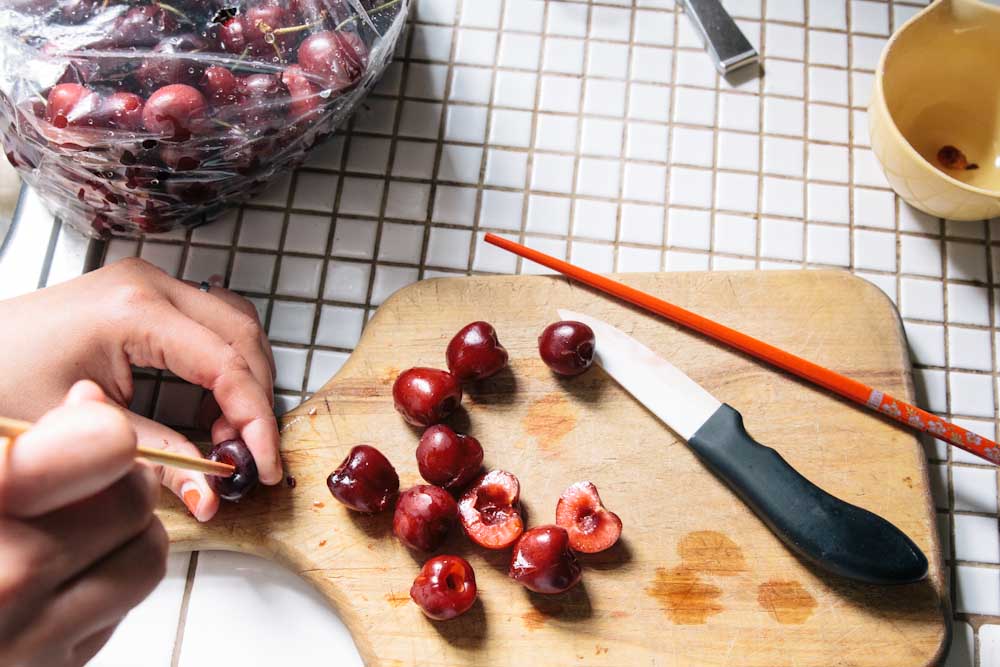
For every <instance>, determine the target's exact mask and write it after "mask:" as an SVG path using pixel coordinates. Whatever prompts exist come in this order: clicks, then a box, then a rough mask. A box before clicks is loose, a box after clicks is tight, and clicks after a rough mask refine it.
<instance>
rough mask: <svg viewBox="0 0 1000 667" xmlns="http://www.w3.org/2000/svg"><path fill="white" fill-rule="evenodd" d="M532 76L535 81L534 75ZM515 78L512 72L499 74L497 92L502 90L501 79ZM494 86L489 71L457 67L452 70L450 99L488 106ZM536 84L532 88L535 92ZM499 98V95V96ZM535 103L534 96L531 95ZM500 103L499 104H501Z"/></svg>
mask: <svg viewBox="0 0 1000 667" xmlns="http://www.w3.org/2000/svg"><path fill="white" fill-rule="evenodd" d="M529 76H531V78H532V80H533V78H534V77H533V75H529ZM512 77H514V74H513V73H511V72H498V73H497V90H498V91H499V89H500V79H501V78H505V80H509V79H510V78H512ZM492 85H493V75H492V73H491V72H490V71H489V70H486V69H481V68H479V67H455V68H454V69H453V70H452V81H451V92H450V94H449V99H451V100H454V101H457V102H472V103H478V104H486V103H488V102H489V101H490V87H491V86H492ZM534 89H535V87H534V84H532V86H531V90H532V93H533V92H534ZM498 97H499V95H498ZM531 100H532V101H534V94H532V95H531ZM499 103H500V102H498V104H499Z"/></svg>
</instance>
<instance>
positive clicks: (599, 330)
mask: <svg viewBox="0 0 1000 667" xmlns="http://www.w3.org/2000/svg"><path fill="white" fill-rule="evenodd" d="M559 316H560V317H561V318H562V319H564V320H576V321H578V322H583V323H584V324H586V325H587V326H589V327H590V328H591V329H593V331H594V335H595V338H596V345H595V353H594V360H595V361H596V363H597V364H599V365H600V366H601V367H602V368H603V369H604V371H605V372H606V373H607V374H608V375H610V376H611V377H612V378H614V380H615V381H616V382H617V383H618V384H619V385H621V386H622V388H624V389H625V390H626V391H627V392H628V393H629V394H631V395H632V396H633V397H634V398H635V399H636V400H637V401H638V402H639V403H641V404H642V405H643V406H645V407H646V408H647V409H648V410H649V411H650V412H652V413H653V414H654V415H655V416H656V417H657V418H658V419H660V420H661V421H662V422H663V423H665V424H666V425H667V426H669V427H670V428H671V429H672V430H673V431H674V432H675V433H677V435H679V436H680V437H681V438H683V439H684V440H685V441H686V442H687V443H688V445H689V446H690V448H691V449H692V451H693V452H694V453H695V455H696V456H697V457H698V458H699V459H700V460H701V462H702V463H703V464H704V465H705V467H707V468H708V469H709V470H710V471H711V472H712V473H713V474H715V476H716V477H718V478H719V479H720V480H722V481H723V482H724V483H725V484H726V485H727V486H729V488H730V489H731V490H732V491H733V492H734V493H735V494H736V495H737V496H739V497H740V498H741V499H742V500H743V502H745V503H746V504H747V506H749V507H750V509H751V510H753V511H754V513H755V514H757V516H758V517H759V518H760V519H761V520H762V521H763V522H764V524H765V525H767V526H768V528H770V529H771V531H772V532H773V533H774V534H775V535H776V536H777V537H778V538H780V539H781V540H782V541H783V542H784V543H785V545H786V546H787V547H788V548H789V549H790V550H791V551H793V552H794V553H796V554H797V555H799V556H800V557H802V558H803V559H805V560H807V561H809V562H811V563H813V564H814V565H816V566H818V567H819V568H821V569H823V570H826V571H828V572H832V573H833V574H836V575H839V576H842V577H847V578H849V579H853V580H856V581H862V582H865V583H871V584H902V583H911V582H914V581H919V580H921V579H923V578H924V577H925V576H927V557H926V556H924V554H923V552H922V551H921V550H920V548H919V547H917V545H916V544H914V543H913V541H912V540H910V538H909V537H907V536H906V534H905V533H903V532H902V531H901V530H900V529H899V528H897V527H896V526H894V525H893V524H891V523H890V522H888V521H886V520H885V519H883V518H882V517H880V516H878V515H876V514H874V513H872V512H869V511H868V510H866V509H863V508H861V507H858V506H856V505H852V504H850V503H848V502H845V501H843V500H840V499H839V498H836V497H834V496H832V495H830V494H829V493H827V492H826V491H824V490H823V489H821V488H819V487H818V486H816V485H815V484H813V483H812V482H810V481H809V480H808V479H806V478H805V477H804V476H802V475H801V474H800V473H799V472H797V471H796V470H795V469H794V468H793V467H792V466H791V465H789V463H788V462H787V461H785V459H783V458H782V457H781V455H780V454H778V452H776V451H775V450H773V449H771V448H770V447H765V446H764V445H762V444H760V443H758V442H757V441H756V440H754V439H753V438H752V437H751V436H750V435H749V434H748V433H747V431H746V429H745V427H744V425H743V417H742V415H740V413H739V412H738V411H736V410H735V409H734V408H733V407H731V406H729V405H727V404H725V403H722V402H721V401H719V400H718V399H717V398H715V397H714V396H712V395H711V393H709V392H708V391H707V390H705V388H704V387H702V386H701V385H699V384H698V383H697V382H695V381H694V380H692V379H691V378H690V377H688V376H687V375H685V374H684V373H683V372H682V371H681V370H679V369H678V368H677V367H676V366H674V365H673V364H671V363H670V362H668V361H666V360H665V359H663V358H661V357H660V356H659V355H657V354H656V353H655V352H653V351H652V350H650V349H649V348H648V347H646V346H645V345H643V344H642V343H640V342H639V341H637V340H636V339H634V338H633V337H632V336H629V335H628V334H626V333H624V332H623V331H620V330H618V329H616V328H615V327H613V326H611V325H610V324H607V323H605V322H602V321H601V320H598V319H596V318H594V317H590V316H589V315H584V314H582V313H576V312H573V311H570V310H565V309H559Z"/></svg>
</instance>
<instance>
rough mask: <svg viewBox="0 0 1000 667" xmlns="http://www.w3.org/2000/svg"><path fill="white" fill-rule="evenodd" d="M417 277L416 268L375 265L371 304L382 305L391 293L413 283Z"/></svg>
mask: <svg viewBox="0 0 1000 667" xmlns="http://www.w3.org/2000/svg"><path fill="white" fill-rule="evenodd" d="M418 277H419V271H418V270H417V269H416V268H408V267H400V266H385V265H383V264H379V265H377V266H376V267H375V280H374V281H373V282H372V298H371V303H372V305H373V306H380V305H382V303H383V302H384V301H385V300H386V299H388V298H389V297H390V296H392V294H393V293H395V292H396V291H398V290H399V289H401V288H403V287H406V286H407V285H409V284H410V283H415V282H416V281H417V278H418Z"/></svg>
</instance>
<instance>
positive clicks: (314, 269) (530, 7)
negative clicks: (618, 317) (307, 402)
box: [0, 0, 1000, 667]
mask: <svg viewBox="0 0 1000 667" xmlns="http://www.w3.org/2000/svg"><path fill="white" fill-rule="evenodd" d="M724 4H726V6H727V7H728V8H729V10H730V11H731V12H732V13H733V14H734V15H735V16H737V17H738V18H739V23H740V25H741V26H742V27H743V29H744V31H745V32H746V33H747V35H748V37H749V38H750V41H751V42H753V43H754V44H755V45H758V46H759V47H762V53H763V55H764V56H765V61H764V67H765V70H766V72H767V76H766V78H765V79H763V81H761V80H757V79H752V80H750V81H748V82H745V83H742V84H740V85H738V86H737V87H731V86H730V85H729V84H728V83H727V82H726V81H725V80H720V79H719V77H718V76H716V74H715V72H714V70H713V68H712V66H711V62H710V60H709V58H708V56H707V55H706V54H705V53H704V51H703V50H702V49H701V48H700V45H699V43H698V41H697V38H696V37H695V35H694V32H693V30H692V29H691V27H690V25H689V24H688V20H687V19H686V18H685V17H684V15H683V13H682V12H681V10H680V9H679V8H677V7H675V6H674V3H673V2H672V0H600V1H595V2H592V3H588V2H583V1H566V0H563V1H556V0H548V1H547V2H542V1H538V0H419V1H418V2H417V3H416V5H417V6H416V7H415V12H414V14H413V15H412V17H411V18H412V20H413V25H412V27H411V30H410V32H409V34H408V35H407V36H406V37H404V39H403V42H402V44H401V48H400V56H401V58H400V59H399V60H398V61H397V62H396V63H395V64H394V65H393V66H392V67H391V69H390V70H389V72H388V74H387V75H386V77H385V79H384V80H383V82H382V83H381V84H380V86H379V88H378V89H377V90H376V94H375V95H373V96H372V97H371V98H370V99H369V100H368V103H367V109H366V110H365V111H363V112H362V113H361V114H359V116H358V117H357V118H356V119H355V120H354V121H353V124H352V126H351V127H350V129H349V130H348V132H347V133H346V135H345V136H344V137H341V138H340V139H338V140H337V141H336V142H334V143H332V144H331V145H329V146H328V147H326V148H324V149H323V150H321V151H319V152H318V153H316V154H315V156H314V157H313V158H312V159H311V160H310V163H309V164H308V165H307V166H306V167H305V168H303V169H301V170H299V171H298V172H297V173H296V174H295V175H292V176H290V177H288V178H286V179H284V180H283V181H281V182H279V183H276V184H275V185H274V187H272V188H271V189H270V190H269V191H268V192H267V193H265V194H264V195H262V196H261V197H259V198H258V199H257V200H256V201H255V202H254V203H253V204H250V205H247V206H245V207H243V208H242V209H241V210H240V211H238V212H234V213H233V214H232V215H230V216H228V217H227V218H225V219H223V220H221V221H219V222H216V223H214V224H212V225H210V226H207V227H204V228H202V229H198V230H195V231H193V232H191V233H189V234H182V233H177V234H168V235H166V236H163V237H156V238H150V239H148V240H146V241H144V242H135V241H113V242H111V243H110V244H109V245H108V246H107V249H106V253H105V254H104V256H103V257H100V258H99V259H100V260H101V261H111V260H112V259H114V258H118V257H122V256H127V255H139V256H142V257H145V258H146V259H148V260H150V261H152V262H155V263H156V264H158V265H160V266H161V267H163V268H164V269H166V270H167V271H169V272H171V273H173V274H175V275H178V276H182V277H185V278H189V279H193V280H202V279H204V278H206V277H208V276H210V275H212V274H216V273H218V274H222V275H226V276H227V278H228V279H229V284H230V286H231V287H233V288H234V289H237V290H240V291H242V292H244V293H246V294H247V295H248V296H250V297H251V298H253V299H254V301H255V303H256V304H257V305H258V307H259V309H260V312H261V314H262V318H263V319H264V321H265V322H266V324H267V326H268V327H269V333H270V336H271V339H272V341H273V342H274V346H275V356H276V359H277V363H278V371H279V372H278V387H279V405H281V406H283V408H287V407H291V406H293V405H295V404H297V403H298V402H299V401H301V399H302V398H303V397H304V396H307V395H308V394H309V392H311V391H314V390H315V389H317V388H318V387H319V386H321V385H322V383H323V382H324V381H325V380H326V379H328V378H329V377H330V376H331V375H333V373H334V372H335V371H336V370H337V369H338V368H339V367H340V365H341V364H342V363H343V362H344V360H345V359H346V358H347V355H348V353H349V352H350V350H351V349H352V348H353V346H354V345H355V343H356V342H357V340H358V336H359V335H360V333H361V329H362V326H363V323H364V322H365V321H366V320H367V317H369V316H370V315H371V313H372V312H373V311H374V309H375V308H377V307H378V305H379V304H380V303H381V302H382V301H383V300H384V299H385V297H386V296H387V295H389V294H390V293H391V292H393V291H394V290H395V289H398V288H399V287H401V286H403V285H405V284H408V283H410V282H413V281H415V280H419V279H422V278H426V277H431V276H438V275H461V274H466V273H469V272H497V273H511V272H521V271H523V272H531V271H535V270H536V267H533V266H529V265H522V264H521V262H520V261H517V260H515V258H513V257H511V256H507V255H504V254H502V253H501V252H500V251H497V250H495V249H491V248H486V247H483V246H482V245H480V244H479V243H478V240H479V239H480V238H481V236H482V234H483V233H484V232H485V231H495V232H498V233H506V234H509V235H511V237H512V238H517V239H521V240H523V241H525V242H526V243H527V244H528V245H531V246H533V247H536V248H539V249H542V250H544V251H546V252H549V253H552V254H556V255H558V256H563V257H568V258H570V259H571V260H572V261H574V262H575V263H578V264H581V265H583V266H586V267H588V268H592V269H594V270H598V271H615V270H617V271H655V270H702V269H726V270H730V269H747V270H772V269H774V270H780V269H797V268H812V267H843V268H845V269H847V270H850V271H852V272H854V273H856V274H857V275H859V276H862V277H864V278H865V279H867V280H870V281H871V282H873V283H874V284H876V285H877V286H878V287H880V288H881V289H882V290H884V291H885V292H886V294H888V296H889V297H890V298H891V299H892V300H893V301H894V302H895V303H896V304H897V305H898V306H899V308H900V312H901V314H902V316H903V318H904V322H905V326H906V331H907V335H908V337H909V341H910V346H911V350H912V356H913V360H914V364H915V371H914V375H915V378H914V379H915V381H916V383H917V386H918V390H919V394H920V401H919V402H920V403H921V405H922V406H923V407H925V408H927V409H929V410H932V411H934V412H937V413H940V414H942V415H944V416H946V417H947V418H949V419H953V420H954V421H956V422H958V423H960V424H961V425H963V426H966V427H967V428H971V429H972V430H974V431H977V432H979V433H982V434H984V435H986V436H988V437H990V438H995V437H996V424H997V384H996V379H997V370H998V360H997V353H998V349H997V348H998V345H1000V341H998V339H997V337H996V335H997V331H998V320H1000V292H998V291H997V289H996V287H1000V252H998V250H1000V245H998V244H997V241H998V240H1000V220H995V221H982V222H972V223H956V222H944V221H940V220H934V219H930V218H928V217H927V216H925V215H923V214H921V213H919V212H917V211H915V210H913V209H911V208H909V207H908V206H907V205H905V204H903V203H902V202H900V201H899V200H898V199H897V198H896V197H895V196H894V195H893V193H892V192H891V191H890V190H889V189H888V187H887V185H886V182H885V180H884V178H883V177H882V174H881V172H880V170H879V169H878V166H877V164H876V163H875V159H874V157H873V155H872V153H871V150H870V149H869V147H868V140H867V118H866V113H865V107H866V105H867V102H868V96H869V93H870V90H871V86H872V72H873V70H874V68H875V63H876V61H877V57H878V55H879V53H880V50H881V48H882V46H883V44H884V43H885V41H886V39H887V36H888V35H889V33H890V30H891V29H893V28H894V27H896V26H898V25H900V23H901V22H902V21H904V20H906V18H908V17H909V16H912V15H913V14H914V13H915V12H917V11H919V8H920V5H921V4H926V3H920V2H907V1H903V0H895V1H889V2H884V1H868V0H853V1H841V0H729V1H727V2H725V3H724ZM494 64H496V65H494ZM387 174H388V175H387ZM340 185H342V187H339V186H340ZM13 234H14V235H13V238H12V240H11V242H10V244H9V247H8V248H7V250H6V252H5V253H4V255H3V256H2V257H0V297H3V296H8V295H11V294H16V293H20V292H24V291H28V290H31V289H35V288H37V287H38V286H40V285H45V284H51V283H53V282H57V281H60V280H64V279H67V278H69V277H72V276H74V275H78V274H79V273H80V271H81V270H82V269H83V267H84V262H85V257H86V253H87V246H88V244H87V242H86V241H85V240H84V239H82V238H80V237H79V236H77V235H76V234H74V233H73V232H70V231H67V230H63V229H61V226H60V225H58V223H56V224H53V223H52V221H51V217H50V216H48V215H47V214H45V213H44V210H43V209H42V208H41V206H40V204H39V203H38V201H37V200H36V199H35V198H34V197H33V196H31V195H30V194H29V195H28V196H26V197H25V198H24V199H23V200H22V204H21V216H20V221H19V222H18V224H17V225H16V226H15V229H14V232H13ZM994 237H997V238H996V239H994ZM473 240H475V241H477V242H476V243H473ZM324 264H326V265H327V266H326V271H325V273H324ZM317 318H318V321H317ZM199 395H200V393H199V392H197V391H192V390H191V389H190V388H188V387H186V386H185V385H182V384H178V383H176V382H175V381H174V380H166V381H162V382H161V381H160V379H159V378H156V377H152V376H147V377H144V378H141V379H140V380H139V382H138V384H137V401H136V403H137V405H136V407H137V409H140V410H144V411H146V412H148V413H150V414H153V415H154V416H156V417H157V418H159V419H162V420H164V421H167V422H170V423H174V424H177V425H182V426H183V425H185V424H188V423H189V422H190V421H191V419H192V418H193V409H192V406H193V405H194V403H195V401H196V399H197V398H198V396H199ZM927 453H928V457H929V461H930V467H931V477H932V480H933V481H934V482H935V485H936V486H935V489H934V491H935V499H936V505H937V507H938V512H939V513H938V519H939V527H940V530H941V536H942V543H943V547H944V553H945V559H946V562H947V566H946V569H947V573H948V575H949V579H950V581H951V582H952V583H953V584H954V585H953V588H952V592H951V595H952V602H953V607H954V618H955V641H954V644H953V648H952V651H951V654H950V655H949V657H948V661H947V663H946V664H947V665H948V666H949V667H972V666H973V665H978V666H980V667H1000V530H998V522H997V521H998V520H997V516H998V505H997V473H996V469H995V468H993V467H991V466H987V465H984V464H983V462H982V461H980V460H978V459H975V458H972V457H970V456H969V455H966V454H964V453H963V452H961V451H959V450H954V449H949V448H947V447H945V446H944V445H942V444H941V443H939V442H936V441H935V442H930V443H929V444H928V447H927ZM223 626H225V627H226V628H227V630H226V633H225V635H224V636H225V638H226V640H225V641H222V642H220V641H219V638H220V636H223V635H220V627H223ZM229 629H232V631H230V630H229ZM235 636H238V637H239V640H238V641H235V640H233V638H234V637H235ZM317 636H322V637H324V645H323V648H322V649H321V651H317V643H316V641H315V638H316V637H317ZM140 654H141V655H142V656H143V661H142V664H144V665H148V666H149V667H160V666H162V667H167V666H171V667H172V666H176V665H179V666H181V667H191V666H194V665H207V664H223V663H220V661H225V663H224V664H228V663H234V664H265V663H267V664H270V662H269V661H270V660H272V659H273V660H274V661H276V662H281V663H287V664H296V665H313V664H315V665H320V664H323V665H326V664H330V663H331V661H334V662H335V663H336V664H338V665H352V664H360V660H359V658H358V656H357V653H356V652H355V651H354V649H353V645H352V643H351V642H350V639H349V636H348V635H347V633H346V632H345V630H344V629H343V626H342V625H341V624H340V623H339V621H338V620H337V619H336V616H335V615H334V614H333V613H332V612H331V611H329V610H328V609H327V608H326V607H325V606H324V604H323V602H322V601H321V600H320V599H319V598H318V597H317V596H316V595H315V594H314V593H313V592H312V591H311V590H310V589H309V587H308V586H306V585H305V584H304V583H303V582H301V581H299V580H298V579H297V578H295V577H294V576H292V575H290V574H288V573H286V572H284V571H282V570H281V569H279V568H277V567H275V566H273V565H270V564H269V563H266V562H264V561H261V560H258V559H255V558H251V557H246V556H237V555H231V554H223V553H201V554H197V555H195V556H194V557H191V556H189V555H187V554H183V555H180V554H178V555H174V556H172V557H171V561H170V568H169V573H168V575H167V579H166V581H164V583H163V584H162V585H161V586H160V588H159V589H158V590H157V591H156V592H155V593H154V595H153V596H152V597H151V598H150V599H149V600H147V601H146V602H145V603H143V605H142V606H141V607H140V608H139V609H137V610H136V611H135V612H133V614H132V615H130V616H129V617H128V618H127V619H126V621H125V623H124V625H123V626H122V628H121V630H120V631H119V632H118V633H117V634H116V635H115V637H114V638H113V640H112V641H111V643H110V644H109V646H108V647H107V648H106V649H105V650H104V651H103V652H102V653H101V654H100V655H99V656H98V658H96V659H95V661H94V662H93V663H92V664H94V665H98V666H100V667H111V666H119V665H120V666H126V665H128V666H129V667H131V666H132V665H135V664H136V656H137V655H140Z"/></svg>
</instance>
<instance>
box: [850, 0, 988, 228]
mask: <svg viewBox="0 0 1000 667" xmlns="http://www.w3.org/2000/svg"><path fill="white" fill-rule="evenodd" d="M868 118H869V124H870V130H871V144H872V149H873V150H874V151H875V155H876V156H877V157H878V159H879V162H881V163H882V168H883V169H884V170H885V175H886V177H887V178H888V179H889V184H890V185H891V186H892V189H893V190H895V191H896V193H897V194H898V195H899V196H900V197H902V198H903V199H904V200H906V201H907V202H908V203H909V204H911V205H912V206H915V207H916V208H918V209H920V210H922V211H925V212H926V213H929V214H931V215H933V216H936V217H940V218H946V219H951V220H983V219H987V218H994V217H998V216H1000V7H994V6H990V5H986V4H983V3H981V2H978V0H937V2H935V3H933V4H932V5H931V6H930V7H928V8H927V9H925V10H924V11H922V12H921V13H920V14H918V15H916V16H914V17H913V18H912V19H911V20H910V21H908V22H907V23H906V24H905V25H904V26H903V27H902V28H900V29H899V30H898V31H897V32H896V34H895V35H894V36H893V37H892V39H890V40H889V43H888V44H887V45H886V48H885V51H884V52H883V53H882V59H881V61H880V62H879V67H878V71H877V72H876V75H875V92H874V94H873V96H872V102H871V105H870V106H869V108H868ZM945 147H954V148H957V149H958V150H959V151H961V153H962V154H963V155H964V163H965V164H967V165H970V166H969V167H967V168H963V167H962V163H963V160H962V159H961V158H959V159H958V160H957V161H956V160H951V161H946V162H949V164H950V167H949V166H946V165H945V164H944V163H943V162H942V160H941V159H940V156H939V152H940V151H941V149H942V148H945ZM954 155H955V154H954V153H952V156H953V157H954ZM971 165H975V166H974V167H972V166H971Z"/></svg>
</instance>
